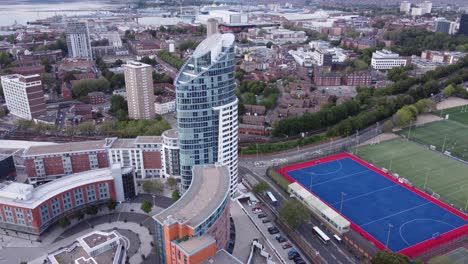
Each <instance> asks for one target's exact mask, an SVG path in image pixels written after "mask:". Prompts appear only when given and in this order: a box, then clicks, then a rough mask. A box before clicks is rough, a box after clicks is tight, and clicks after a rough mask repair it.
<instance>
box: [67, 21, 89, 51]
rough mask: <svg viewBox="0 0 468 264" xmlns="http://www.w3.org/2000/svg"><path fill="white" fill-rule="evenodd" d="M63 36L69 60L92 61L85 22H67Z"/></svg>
mask: <svg viewBox="0 0 468 264" xmlns="http://www.w3.org/2000/svg"><path fill="white" fill-rule="evenodd" d="M65 34H66V38H67V47H68V56H69V57H70V58H83V59H90V60H92V59H93V54H92V50H91V40H90V37H89V36H90V35H89V28H88V23H87V22H86V21H68V22H67V23H66V25H65Z"/></svg>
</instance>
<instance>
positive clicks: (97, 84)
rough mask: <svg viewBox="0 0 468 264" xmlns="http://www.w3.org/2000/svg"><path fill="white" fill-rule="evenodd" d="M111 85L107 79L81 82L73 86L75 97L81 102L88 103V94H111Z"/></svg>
mask: <svg viewBox="0 0 468 264" xmlns="http://www.w3.org/2000/svg"><path fill="white" fill-rule="evenodd" d="M110 91H111V84H110V82H109V81H108V80H107V79H105V78H99V79H94V80H93V79H89V80H79V81H77V82H76V84H74V85H73V88H72V92H73V97H74V98H77V99H79V100H80V101H86V100H87V96H88V93H91V92H110Z"/></svg>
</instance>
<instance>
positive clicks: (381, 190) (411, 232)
mask: <svg viewBox="0 0 468 264" xmlns="http://www.w3.org/2000/svg"><path fill="white" fill-rule="evenodd" d="M287 174H288V175H289V176H291V177H292V178H293V179H295V180H296V181H297V182H299V183H300V184H302V186H304V187H305V188H307V189H309V191H312V192H313V193H314V194H315V195H316V196H318V197H319V198H320V199H322V200H323V201H324V202H326V203H328V204H329V205H331V206H332V207H333V208H335V210H336V211H337V212H340V208H342V211H341V214H342V215H344V216H345V217H346V218H347V219H348V220H350V221H352V222H353V223H354V224H356V225H357V226H359V227H360V228H361V229H363V230H364V231H366V232H367V233H368V234H369V235H371V236H372V237H373V238H374V239H376V240H378V241H379V242H380V243H382V245H384V246H385V245H386V243H387V236H388V232H389V229H390V238H389V240H388V248H389V249H391V250H392V251H393V252H398V251H401V250H403V249H405V248H409V247H412V246H414V245H416V244H418V243H420V242H423V241H425V240H428V239H431V238H435V237H437V236H438V235H440V234H444V233H446V232H449V231H451V230H454V229H456V228H458V227H461V226H464V225H466V224H468V221H466V220H464V219H462V218H461V217H459V216H457V215H455V214H453V213H451V212H449V211H448V210H446V209H444V208H442V207H440V206H438V205H437V204H435V203H433V202H431V201H429V200H427V199H425V198H423V197H422V196H420V195H418V194H416V193H414V192H412V191H411V190H408V189H406V188H405V187H403V186H401V185H399V184H397V183H395V182H394V181H392V180H390V179H388V178H386V177H385V176H383V175H380V174H379V173H377V172H375V171H373V170H370V169H368V168H367V167H365V166H364V165H361V164H360V163H359V162H357V161H354V160H352V159H351V158H342V159H338V160H334V161H329V162H325V163H320V164H316V165H312V166H310V167H306V168H303V169H297V170H293V171H289V172H288V173H287ZM389 224H390V227H389Z"/></svg>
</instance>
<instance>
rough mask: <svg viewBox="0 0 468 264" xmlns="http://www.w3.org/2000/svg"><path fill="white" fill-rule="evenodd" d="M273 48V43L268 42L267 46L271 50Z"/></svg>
mask: <svg viewBox="0 0 468 264" xmlns="http://www.w3.org/2000/svg"><path fill="white" fill-rule="evenodd" d="M272 46H273V42H271V41H268V43H267V44H266V47H267V48H269V49H271V47H272Z"/></svg>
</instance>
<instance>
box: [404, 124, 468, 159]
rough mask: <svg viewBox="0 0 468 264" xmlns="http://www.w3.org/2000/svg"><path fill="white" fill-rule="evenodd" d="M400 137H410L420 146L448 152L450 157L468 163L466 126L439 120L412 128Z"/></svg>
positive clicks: (467, 132) (467, 133)
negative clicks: (433, 147)
mask: <svg viewBox="0 0 468 264" xmlns="http://www.w3.org/2000/svg"><path fill="white" fill-rule="evenodd" d="M399 134H400V135H402V136H405V137H408V136H409V137H410V139H411V140H414V141H416V142H419V143H421V144H424V145H427V146H430V145H433V146H435V147H436V149H437V150H438V151H440V152H443V151H449V152H450V153H451V155H452V156H455V157H457V158H460V159H462V160H465V161H468V126H467V125H463V124H461V123H459V122H455V121H452V120H441V121H435V122H431V123H426V124H424V125H421V126H413V127H411V129H409V128H407V129H405V130H403V131H401V132H399Z"/></svg>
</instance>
